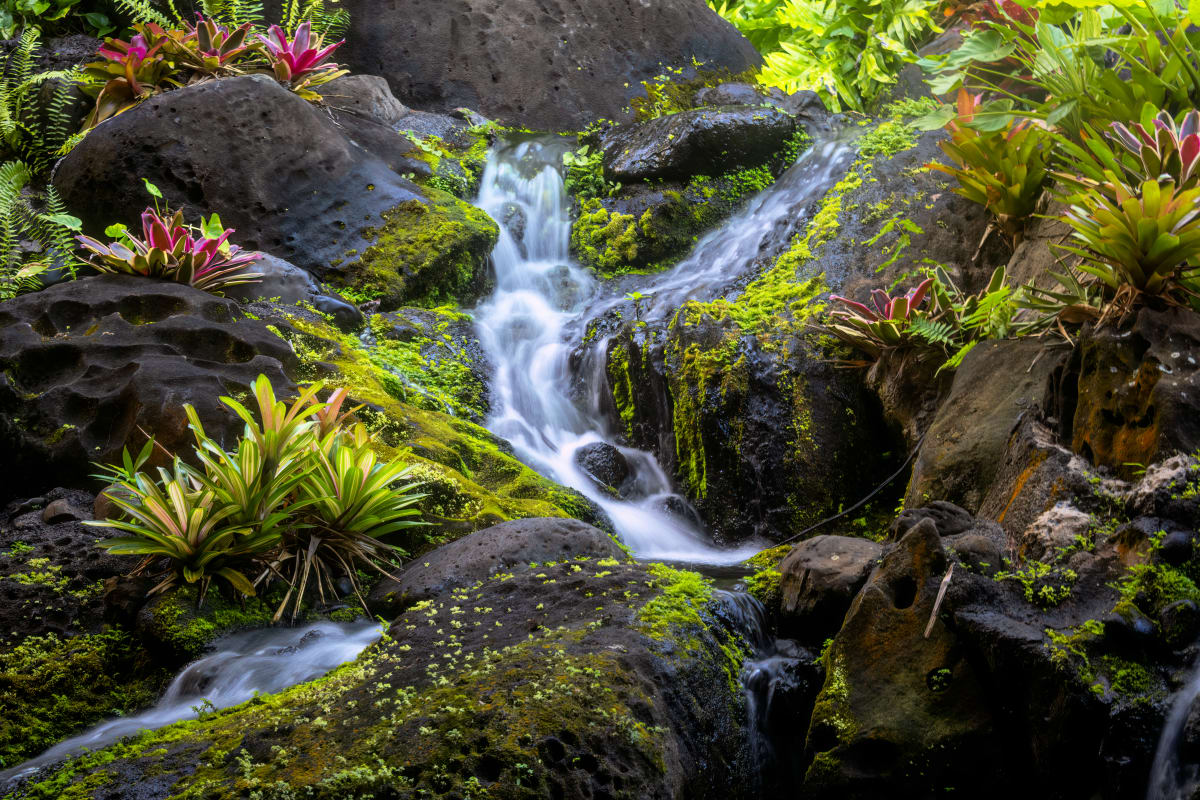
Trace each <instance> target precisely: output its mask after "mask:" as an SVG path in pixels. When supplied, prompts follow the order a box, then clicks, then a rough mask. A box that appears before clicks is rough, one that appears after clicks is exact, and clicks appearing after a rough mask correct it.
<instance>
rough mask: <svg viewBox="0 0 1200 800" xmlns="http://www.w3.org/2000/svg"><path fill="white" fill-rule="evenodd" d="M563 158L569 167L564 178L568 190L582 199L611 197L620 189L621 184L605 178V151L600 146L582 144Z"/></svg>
mask: <svg viewBox="0 0 1200 800" xmlns="http://www.w3.org/2000/svg"><path fill="white" fill-rule="evenodd" d="M562 158H563V166H565V167H566V168H567V172H566V176H565V178H564V182H565V183H566V188H567V191H568V192H570V193H571V194H573V195H575V196H576V197H578V198H579V199H580V200H587V199H590V198H593V197H611V196H612V195H613V194H615V193H616V192H617V191H619V190H620V188H621V184H619V183H612V182H610V181H606V180H605V179H604V166H603V158H604V153H603V152H602V151H601V150H600V148H599V147H594V146H592V145H588V144H585V145H581V146H580V147H579V149H578V150H568V151H567V152H565V153H563V157H562Z"/></svg>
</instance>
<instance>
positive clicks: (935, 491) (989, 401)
mask: <svg viewBox="0 0 1200 800" xmlns="http://www.w3.org/2000/svg"><path fill="white" fill-rule="evenodd" d="M1069 359H1070V349H1069V348H1067V347H1062V346H1057V345H1053V344H1049V345H1048V344H1047V343H1046V342H1044V341H1042V340H1038V339H1024V340H1006V341H988V342H982V343H980V344H979V345H978V346H977V347H975V348H974V349H973V350H972V351H971V352H970V353H968V354H967V356H966V358H964V359H963V363H962V365H961V366H959V368H958V370H957V371H956V372H955V374H954V383H953V384H952V386H951V388H950V394H949V396H948V397H947V398H946V399H945V401H944V402H943V403H942V405H941V407H940V408H939V410H938V413H937V416H936V417H935V418H934V420H933V423H932V425H931V426H930V428H929V431H928V433H927V434H926V436H925V439H924V441H923V442H922V443H921V448H920V451H919V452H918V454H917V458H916V461H915V462H914V464H913V473H912V479H911V481H910V482H909V487H908V496H907V499H906V504H907V505H911V506H920V505H924V504H926V503H928V502H929V501H932V500H945V501H948V502H951V503H955V504H957V505H960V506H962V507H963V508H965V509H967V510H968V511H971V512H977V511H979V509H980V506H981V505H982V503H983V500H984V498H985V496H986V495H987V494H988V492H989V490H990V489H991V487H992V482H993V480H994V479H995V477H996V476H997V474H998V473H999V472H1000V468H1001V466H1002V465H1003V464H1004V458H1005V453H1006V452H1007V450H1008V446H1009V440H1010V439H1011V438H1012V437H1013V435H1014V434H1015V433H1016V432H1017V429H1018V428H1019V424H1018V423H1020V422H1021V421H1022V420H1023V419H1024V418H1025V417H1027V416H1029V417H1032V418H1033V419H1035V420H1036V419H1041V418H1044V417H1045V416H1047V415H1050V414H1052V413H1053V412H1054V410H1055V408H1054V406H1055V404H1056V399H1057V397H1058V388H1059V380H1060V379H1061V377H1062V373H1063V371H1064V369H1065V367H1066V364H1067V362H1068V361H1069ZM1039 513H1040V510H1039Z"/></svg>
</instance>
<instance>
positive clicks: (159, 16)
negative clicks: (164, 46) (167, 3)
mask: <svg viewBox="0 0 1200 800" xmlns="http://www.w3.org/2000/svg"><path fill="white" fill-rule="evenodd" d="M115 3H116V6H117V8H118V9H119V10H120V12H121V13H122V14H123V15H125V16H126V17H127V18H129V19H130V20H131V21H132V22H143V23H145V22H153V23H155V24H156V25H161V26H163V27H164V28H170V27H173V26H174V23H173V22H172V21H171V18H170V17H169V16H167V15H166V14H164V13H162V12H161V11H159V10H158V9H157V8H155V7H154V6H153V5H152V4H151V3H150V0H115ZM171 12H172V13H173V14H175V16H176V17H177V18H178V16H179V15H178V12H176V11H175V6H174V4H173V3H172V4H171Z"/></svg>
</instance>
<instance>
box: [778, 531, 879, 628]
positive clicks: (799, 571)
mask: <svg viewBox="0 0 1200 800" xmlns="http://www.w3.org/2000/svg"><path fill="white" fill-rule="evenodd" d="M882 554H883V545H881V544H880V543H879V542H873V541H871V540H870V539H856V538H853V537H850V536H814V537H813V538H811V539H808V540H806V541H803V542H801V543H800V544H798V545H796V546H795V547H793V548H792V551H791V552H790V553H788V554H787V557H786V558H784V559H783V562H782V563H781V564H780V565H779V572H780V574H781V575H780V589H781V592H782V595H783V603H782V605H783V609H782V611H783V617H784V622H783V623H782V624H789V622H791V623H793V624H790V625H789V628H795V629H796V633H797V635H803V636H805V637H807V638H808V639H810V640H820V639H824V638H825V637H826V636H829V635H831V634H833V633H835V632H837V630H838V628H840V627H841V626H842V620H843V619H844V618H845V616H846V611H847V610H849V608H850V603H851V602H852V601H853V600H854V597H855V595H857V594H858V590H859V589H861V588H862V585H863V584H864V583H865V582H866V580H867V576H868V575H869V574H870V573H871V570H872V569H874V568H875V563H876V561H877V560H878V559H879V557H880V556H881V555H882Z"/></svg>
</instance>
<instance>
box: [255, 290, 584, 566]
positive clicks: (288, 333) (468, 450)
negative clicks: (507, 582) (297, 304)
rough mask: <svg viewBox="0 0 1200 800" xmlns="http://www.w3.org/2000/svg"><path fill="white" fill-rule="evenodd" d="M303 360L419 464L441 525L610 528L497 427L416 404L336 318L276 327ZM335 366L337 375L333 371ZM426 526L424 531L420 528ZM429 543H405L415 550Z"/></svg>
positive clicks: (290, 319)
mask: <svg viewBox="0 0 1200 800" xmlns="http://www.w3.org/2000/svg"><path fill="white" fill-rule="evenodd" d="M275 329H276V331H277V332H278V334H279V335H280V336H282V337H283V338H284V339H286V340H287V341H288V342H289V343H290V344H291V345H292V349H293V350H294V351H295V352H296V354H297V356H298V357H299V358H300V361H301V365H302V368H303V369H304V370H306V371H307V372H308V374H307V375H306V377H309V378H312V379H317V378H324V379H326V380H327V381H328V382H329V384H330V385H331V386H344V387H346V388H347V389H348V390H349V392H350V396H351V398H352V399H353V400H354V401H355V402H357V403H365V404H367V408H366V409H364V410H363V411H361V412H360V416H361V417H362V418H363V419H364V420H365V421H366V423H367V426H368V428H370V429H371V430H372V431H373V432H374V433H375V434H376V435H375V437H374V442H373V446H375V447H376V448H377V449H379V451H380V454H381V455H383V456H385V457H388V458H401V459H403V460H404V461H407V462H408V463H410V464H412V465H413V468H414V470H415V475H416V476H418V477H419V478H420V479H421V480H422V481H423V488H422V489H421V491H422V492H424V493H426V494H427V495H428V496H427V497H426V498H425V499H424V500H422V502H421V506H420V507H421V511H422V513H423V514H424V515H425V518H426V520H427V521H431V522H434V523H435V526H436V527H435V528H434V529H432V530H430V529H424V530H426V531H427V532H428V533H430V534H434V535H436V533H437V531H438V527H441V528H442V529H444V530H451V529H452V530H457V531H462V530H463V528H466V529H468V530H476V529H479V528H483V527H487V526H489V525H494V524H496V523H498V522H503V521H504V520H508V519H517V518H524V517H568V516H577V517H578V518H581V519H583V520H584V521H587V522H590V523H592V524H600V525H604V524H605V523H604V521H603V519H602V518H600V517H598V515H597V513H596V510H595V508H594V507H593V506H591V505H590V504H589V503H587V502H586V501H584V500H583V499H582V497H581V496H580V495H578V494H577V493H574V492H572V491H571V490H568V489H565V488H563V487H560V486H558V485H557V484H555V483H553V482H552V481H549V480H547V479H546V478H543V477H542V476H540V475H538V474H537V473H536V472H534V471H533V470H532V469H530V468H529V467H527V466H525V465H524V464H522V463H521V462H519V461H517V460H516V459H515V458H513V457H512V456H511V455H509V454H508V453H506V452H504V451H503V450H502V449H501V445H500V443H499V440H497V439H496V437H495V436H493V435H492V434H491V433H490V432H488V431H487V430H485V429H484V428H482V427H480V426H479V425H477V424H475V423H472V422H470V421H468V420H465V419H460V418H456V417H454V416H450V415H448V414H445V413H441V412H438V411H435V410H431V409H428V408H422V407H420V406H419V405H416V404H414V400H415V398H414V393H413V391H412V388H411V387H410V386H406V385H405V384H404V383H402V382H401V381H400V380H399V379H398V378H397V377H396V376H395V375H394V374H393V373H391V372H390V371H388V370H387V369H385V368H383V367H381V366H380V364H379V363H378V362H377V360H376V359H375V358H373V357H372V355H371V353H369V352H368V351H367V349H366V348H364V347H363V345H362V342H360V341H359V340H358V339H356V338H355V337H353V336H349V335H347V334H344V333H342V332H341V331H338V330H337V329H336V328H334V327H333V326H332V325H331V324H329V323H328V322H325V321H323V320H319V319H316V318H314V317H313V316H312V315H307V314H303V313H297V314H292V315H289V316H287V318H286V321H285V322H282V323H281V324H279V325H277V326H275ZM331 368H332V370H333V373H332V374H330V372H329V370H330V369H331ZM416 530H422V529H416ZM410 535H412V536H420V537H421V540H416V541H404V542H397V544H400V545H401V546H403V547H404V548H405V549H406V550H408V551H409V552H417V551H419V550H420V549H422V543H423V539H424V538H425V535H424V534H419V533H413V534H410Z"/></svg>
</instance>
